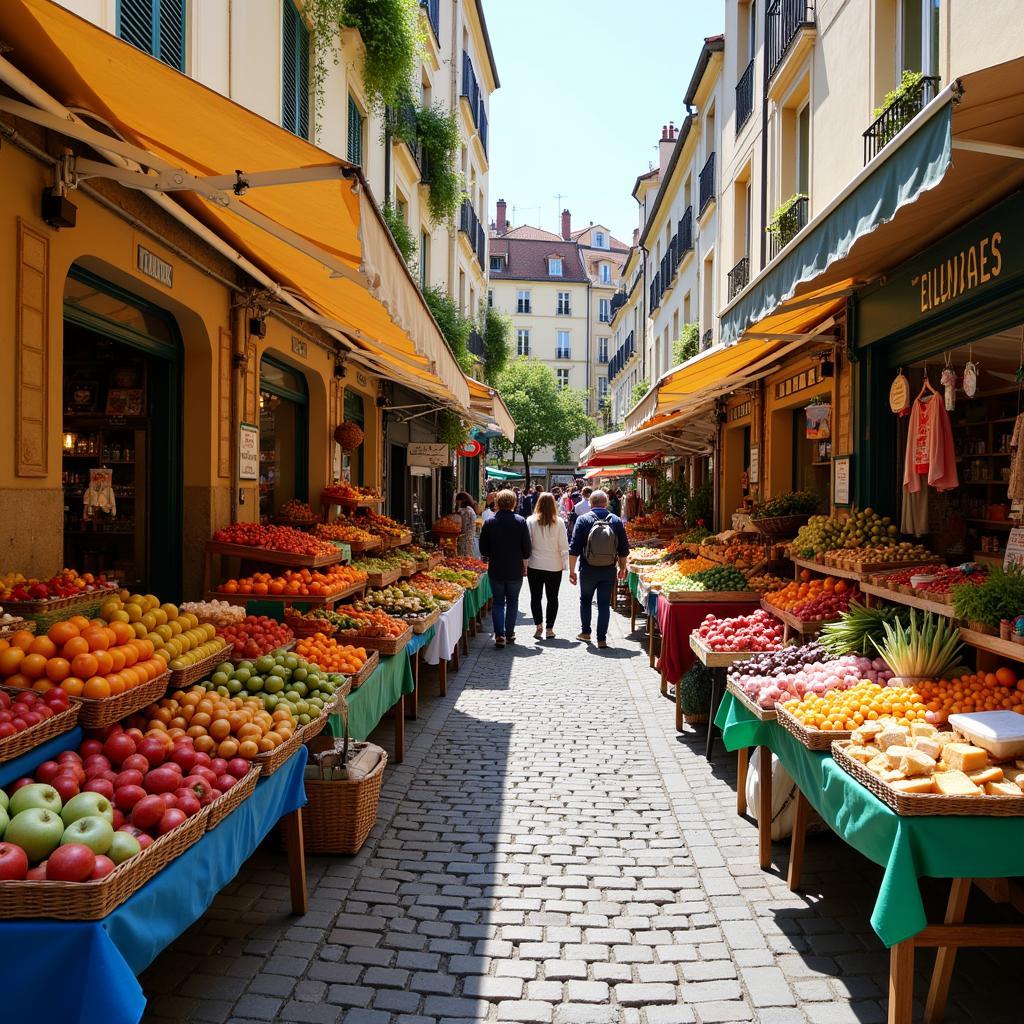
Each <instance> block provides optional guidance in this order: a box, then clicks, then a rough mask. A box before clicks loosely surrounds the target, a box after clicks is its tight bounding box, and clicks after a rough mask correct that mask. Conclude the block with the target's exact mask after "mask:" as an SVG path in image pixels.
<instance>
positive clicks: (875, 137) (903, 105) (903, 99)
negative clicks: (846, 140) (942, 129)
mask: <svg viewBox="0 0 1024 1024" xmlns="http://www.w3.org/2000/svg"><path fill="white" fill-rule="evenodd" d="M938 92H939V79H938V78H936V77H934V76H933V75H923V76H922V77H921V79H920V81H918V82H917V83H916V84H915V85H913V86H911V87H910V88H908V89H906V90H905V91H902V92H901V93H900V95H899V96H897V97H896V99H895V100H893V102H892V103H890V104H889V106H887V107H886V108H885V110H883V111H882V112H881V113H880V114H879V115H878V117H876V118H875V119H874V121H872V122H871V124H869V125H868V127H867V130H866V131H865V132H864V163H865V164H866V163H869V162H870V161H871V160H872V159H874V157H876V156H877V155H878V154H879V153H880V152H881V151H882V150H883V149H885V147H886V146H887V145H888V144H889V143H890V142H891V141H892V140H893V139H894V138H896V136H897V135H898V134H899V132H900V130H901V129H903V128H905V127H906V126H907V125H908V124H910V122H911V121H912V120H913V119H914V118H915V117H916V116H917V115H918V114H919V113H920V112H921V110H922V109H923V108H924V106H925V105H926V104H928V103H929V102H930V101H931V100H933V99H935V97H936V96H937V95H938Z"/></svg>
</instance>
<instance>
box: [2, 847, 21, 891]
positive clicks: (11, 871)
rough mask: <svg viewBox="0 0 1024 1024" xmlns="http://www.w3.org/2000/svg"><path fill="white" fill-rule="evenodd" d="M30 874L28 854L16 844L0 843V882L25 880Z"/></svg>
mask: <svg viewBox="0 0 1024 1024" xmlns="http://www.w3.org/2000/svg"><path fill="white" fill-rule="evenodd" d="M27 874H28V854H26V853H25V851H24V850H23V849H22V848H21V847H20V846H16V845H15V844H14V843H0V882H6V881H10V880H12V879H19V878H24V877H25V876H26V875H27Z"/></svg>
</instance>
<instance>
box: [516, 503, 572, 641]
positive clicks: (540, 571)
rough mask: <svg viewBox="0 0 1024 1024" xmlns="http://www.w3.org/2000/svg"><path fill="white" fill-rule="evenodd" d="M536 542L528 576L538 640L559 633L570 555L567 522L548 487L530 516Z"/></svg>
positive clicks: (530, 525)
mask: <svg viewBox="0 0 1024 1024" xmlns="http://www.w3.org/2000/svg"><path fill="white" fill-rule="evenodd" d="M526 525H527V527H528V528H529V531H530V543H531V544H532V545H533V550H532V553H531V554H530V561H529V562H528V564H527V570H526V579H527V582H528V583H529V584H530V608H531V610H532V611H533V624H534V626H536V629H535V630H534V631H533V635H534V637H535V638H536V639H537V640H540V639H541V637H543V636H547V639H548V640H551V639H552V638H553V637H554V635H555V629H554V626H555V617H556V616H557V615H558V588H559V587H560V586H561V585H562V573H563V572H565V566H566V559H567V558H568V557H569V539H568V538H567V537H566V535H565V526H564V524H563V523H562V521H561V519H559V517H558V506H557V505H556V504H555V498H554V495H552V494H550V493H548V492H547V491H545V492H544V493H543V494H542V495H541V496H540V497H539V498H538V499H537V505H536V507H535V508H534V511H533V515H532V516H530V518H529V519H527V520H526ZM542 595H545V596H546V597H547V616H546V621H547V633H546V634H545V632H544V625H543V623H544V621H545V616H544V615H543V614H542V611H543V609H542V607H541V596H542Z"/></svg>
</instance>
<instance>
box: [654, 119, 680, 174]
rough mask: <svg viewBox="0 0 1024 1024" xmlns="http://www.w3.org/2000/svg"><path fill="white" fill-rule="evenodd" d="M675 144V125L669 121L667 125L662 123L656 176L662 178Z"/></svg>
mask: <svg viewBox="0 0 1024 1024" xmlns="http://www.w3.org/2000/svg"><path fill="white" fill-rule="evenodd" d="M675 146H676V126H675V123H674V122H672V121H670V122H669V123H668V125H663V126H662V129H661V142H660V143H659V144H658V177H659V179H662V180H663V179H664V177H665V169H666V168H667V167H668V162H669V160H671V159H672V150H673V149H675Z"/></svg>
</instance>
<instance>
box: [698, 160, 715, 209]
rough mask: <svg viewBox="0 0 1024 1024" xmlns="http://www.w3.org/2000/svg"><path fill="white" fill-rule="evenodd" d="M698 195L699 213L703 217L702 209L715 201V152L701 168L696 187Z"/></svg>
mask: <svg viewBox="0 0 1024 1024" xmlns="http://www.w3.org/2000/svg"><path fill="white" fill-rule="evenodd" d="M698 194H699V196H700V213H699V214H698V216H700V217H703V216H704V211H705V210H706V209H707V208H708V207H709V206H710V205H711V204H712V203H713V202H714V201H715V154H714V153H712V154H711V156H709V157H708V161H707V163H706V164H705V165H704V166H703V168H701V172H700V183H699V188H698Z"/></svg>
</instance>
